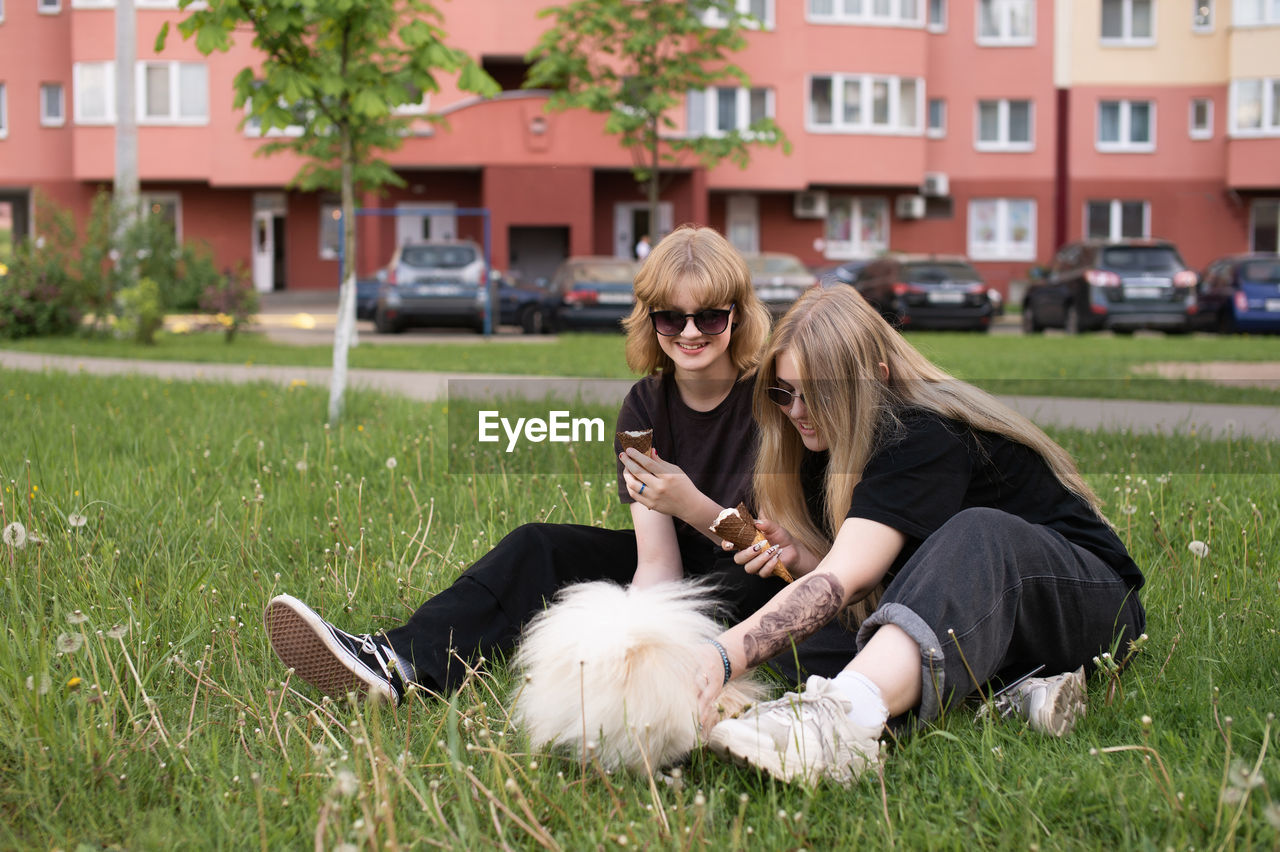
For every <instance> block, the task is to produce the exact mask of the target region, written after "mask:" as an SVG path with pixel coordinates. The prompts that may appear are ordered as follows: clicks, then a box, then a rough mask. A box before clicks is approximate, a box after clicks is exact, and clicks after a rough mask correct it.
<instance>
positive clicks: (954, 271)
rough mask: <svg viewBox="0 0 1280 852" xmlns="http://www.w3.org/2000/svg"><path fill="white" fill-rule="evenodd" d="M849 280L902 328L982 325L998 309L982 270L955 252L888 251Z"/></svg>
mask: <svg viewBox="0 0 1280 852" xmlns="http://www.w3.org/2000/svg"><path fill="white" fill-rule="evenodd" d="M853 286H854V287H855V288H857V290H858V292H859V293H861V294H862V296H863V298H865V299H866V300H867V301H868V302H870V303H871V305H872V306H873V307H874V308H875V309H876V310H878V311H879V312H880V315H881V316H883V317H884V318H885V319H887V320H888V321H889V322H890V323H891V324H892V325H895V326H898V327H899V328H903V329H917V328H933V329H963V330H970V331H986V330H987V329H989V328H990V327H991V318H992V316H994V314H995V313H996V310H995V305H994V304H993V303H992V300H991V293H990V291H989V290H988V288H987V284H986V282H985V281H983V279H982V275H981V274H979V272H978V270H976V269H974V268H973V266H971V265H970V264H969V261H968V260H966V259H965V258H964V257H961V256H958V255H940V254H928V255H925V254H891V255H886V256H884V257H881V258H877V259H876V260H874V261H872V262H871V263H869V264H867V265H866V266H865V267H863V268H862V270H861V271H860V272H859V273H858V276H857V278H856V279H854V282H853Z"/></svg>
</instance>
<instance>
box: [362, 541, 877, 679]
mask: <svg viewBox="0 0 1280 852" xmlns="http://www.w3.org/2000/svg"><path fill="white" fill-rule="evenodd" d="M680 554H681V558H682V560H683V565H684V573H685V576H686V577H704V576H705V577H707V578H708V580H709V581H710V582H712V583H713V585H714V588H715V593H714V597H715V599H716V600H717V601H718V603H719V608H718V611H717V613H716V616H717V618H719V619H722V620H724V621H725V622H727V623H737V622H738V621H741V620H742V619H744V618H746V617H747V616H748V615H750V614H751V613H753V612H755V611H756V610H757V609H759V608H760V607H761V606H763V605H764V603H765V602H766V601H768V600H769V599H770V598H771V597H773V596H774V595H775V594H777V592H778V591H779V590H781V589H782V588H783V586H784V585H785V584H784V583H783V581H782V580H779V579H777V578H776V577H770V578H766V579H762V578H760V577H757V576H755V575H752V574H748V573H746V572H745V571H743V570H742V568H741V566H739V565H736V564H735V563H734V562H733V558H732V554H731V553H724V552H722V551H720V550H719V549H718V548H717V547H716V546H715V545H714V544H713V543H712V542H711V541H710V540H709V539H706V538H704V537H702V536H697V535H696V533H695V534H694V535H689V536H681V537H680ZM636 562H637V556H636V536H635V532H634V531H632V530H607V529H601V528H599V527H587V526H580V525H576V524H526V525H524V526H522V527H518V528H516V529H515V530H513V531H512V532H510V533H509V534H507V536H506V537H505V538H503V539H502V541H500V542H498V544H497V545H496V546H495V547H494V548H493V550H490V551H489V552H488V553H487V554H485V555H484V556H483V557H481V558H480V560H479V561H478V562H476V563H475V564H474V565H472V566H471V567H470V568H468V569H467V570H466V571H465V572H464V573H463V574H462V575H461V576H460V577H458V579H457V580H455V581H454V583H453V584H452V585H451V586H449V588H447V589H445V590H444V591H443V592H441V593H440V594H438V595H436V596H435V597H433V598H431V599H430V600H428V601H427V602H426V603H424V604H423V605H422V606H420V607H418V610H417V611H416V612H415V613H414V614H413V616H412V617H411V618H410V619H409V623H408V624H405V625H404V626H402V627H397V628H395V629H392V630H388V631H386V633H385V635H386V638H387V640H388V641H389V642H390V643H391V647H392V648H394V649H395V651H396V653H397V654H399V655H400V657H402V658H403V659H405V660H407V661H408V662H410V663H412V665H413V680H415V681H417V682H418V683H419V684H420V685H422V686H424V687H426V688H427V689H431V690H434V691H436V692H440V693H444V692H452V691H453V690H455V689H457V687H458V686H459V685H460V684H461V683H462V680H463V679H464V678H465V676H466V666H464V665H463V661H466V662H467V663H469V664H474V663H475V661H477V660H478V659H479V658H480V657H482V656H483V657H484V658H486V659H489V660H492V659H494V658H496V657H500V656H505V655H506V654H507V653H508V652H510V651H511V650H512V648H514V647H515V643H516V640H517V639H518V638H519V636H520V630H521V628H522V627H524V625H525V623H526V622H528V621H529V619H530V618H532V617H533V616H534V615H536V614H537V613H538V612H540V611H541V610H542V609H543V608H544V607H545V606H546V605H547V603H549V602H550V601H551V599H552V598H554V597H555V594H556V592H557V591H559V590H560V589H561V588H563V587H564V586H567V585H569V584H571V583H582V582H587V581H590V580H612V581H613V582H615V583H618V584H621V585H626V584H628V583H630V582H631V579H632V577H633V576H634V574H635V571H636ZM845 635H846V636H848V642H849V644H850V645H852V641H853V637H852V636H851V635H849V634H845ZM784 656H791V655H784ZM842 656H843V662H841V663H840V664H839V667H837V668H835V669H834V671H831V672H830V674H835V673H836V672H838V671H839V670H840V668H842V667H843V666H844V664H845V663H848V661H849V658H850V657H851V656H852V652H851V651H847V652H845V653H843V655H842ZM784 662H785V661H784ZM816 673H819V674H824V673H826V672H825V670H819V671H817V672H816Z"/></svg>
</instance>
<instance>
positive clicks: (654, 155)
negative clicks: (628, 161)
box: [648, 116, 663, 245]
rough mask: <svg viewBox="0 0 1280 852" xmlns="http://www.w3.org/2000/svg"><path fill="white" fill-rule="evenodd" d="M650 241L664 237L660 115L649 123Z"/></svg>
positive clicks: (653, 241) (651, 242) (656, 240)
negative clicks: (660, 211) (660, 213)
mask: <svg viewBox="0 0 1280 852" xmlns="http://www.w3.org/2000/svg"><path fill="white" fill-rule="evenodd" d="M648 135H649V243H650V244H651V245H652V244H654V243H656V242H658V240H660V239H662V236H663V235H662V228H661V226H660V225H659V223H658V198H659V196H660V194H661V193H660V185H659V183H658V178H659V175H658V164H659V162H660V161H659V159H658V141H659V140H658V117H657V116H654V117H653V118H651V119H650V124H649V134H648Z"/></svg>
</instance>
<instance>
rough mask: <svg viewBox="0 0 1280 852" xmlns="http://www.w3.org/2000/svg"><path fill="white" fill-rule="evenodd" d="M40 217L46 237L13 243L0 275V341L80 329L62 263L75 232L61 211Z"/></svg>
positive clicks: (74, 291) (70, 279) (71, 282)
mask: <svg viewBox="0 0 1280 852" xmlns="http://www.w3.org/2000/svg"><path fill="white" fill-rule="evenodd" d="M42 212H43V213H44V216H45V219H44V220H43V221H44V223H45V227H44V230H45V232H46V233H47V234H48V236H47V237H41V238H40V239H37V240H33V239H30V238H28V239H25V240H23V241H22V242H20V243H18V244H17V245H16V246H15V247H14V249H13V254H12V256H11V257H10V258H9V261H8V264H7V265H8V273H7V274H6V275H4V276H0V338H6V339H9V340H16V339H18V338H22V337H32V336H35V335H48V334H68V333H70V332H71V331H74V330H75V329H76V328H77V327H78V326H79V324H80V305H81V304H83V301H82V298H81V295H82V294H81V293H80V287H79V281H78V279H77V278H76V277H75V276H73V275H72V274H71V272H70V271H69V270H68V267H67V262H66V261H67V257H68V251H70V250H71V247H72V246H74V243H75V228H74V227H73V226H72V224H71V217H70V216H69V215H67V214H66V213H65V212H63V211H59V210H57V209H56V208H53V209H49V210H42Z"/></svg>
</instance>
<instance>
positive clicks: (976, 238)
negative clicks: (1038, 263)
mask: <svg viewBox="0 0 1280 852" xmlns="http://www.w3.org/2000/svg"><path fill="white" fill-rule="evenodd" d="M969 257H970V258H971V259H973V260H1035V257H1036V203H1035V201H1033V200H1031V199H1029V198H980V199H979V198H975V199H974V200H972V201H970V202H969Z"/></svg>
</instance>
